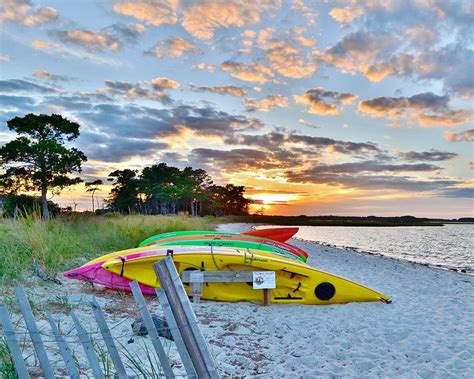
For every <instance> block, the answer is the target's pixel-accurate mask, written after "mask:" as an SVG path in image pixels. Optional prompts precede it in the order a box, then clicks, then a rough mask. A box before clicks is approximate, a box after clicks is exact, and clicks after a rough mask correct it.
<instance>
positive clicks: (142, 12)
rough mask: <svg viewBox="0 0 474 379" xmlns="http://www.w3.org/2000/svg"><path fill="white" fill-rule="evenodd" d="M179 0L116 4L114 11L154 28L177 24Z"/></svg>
mask: <svg viewBox="0 0 474 379" xmlns="http://www.w3.org/2000/svg"><path fill="white" fill-rule="evenodd" d="M178 4H179V1H178V0H155V1H153V2H146V1H125V2H121V3H116V4H114V11H115V12H117V13H119V14H123V15H125V16H129V17H134V18H136V19H137V20H140V21H143V22H145V23H147V24H150V25H153V26H159V25H161V24H176V22H177V9H178Z"/></svg>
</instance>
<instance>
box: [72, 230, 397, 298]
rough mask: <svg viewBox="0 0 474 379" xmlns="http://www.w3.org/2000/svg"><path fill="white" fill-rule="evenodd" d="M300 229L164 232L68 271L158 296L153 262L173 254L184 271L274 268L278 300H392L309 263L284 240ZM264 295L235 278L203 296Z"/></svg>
mask: <svg viewBox="0 0 474 379" xmlns="http://www.w3.org/2000/svg"><path fill="white" fill-rule="evenodd" d="M278 229H285V228H278ZM292 229H295V228H292ZM270 230H271V229H265V232H262V233H265V234H263V235H266V236H267V237H270V236H271V233H272V232H271V231H270ZM296 231H297V229H296ZM296 231H294V232H293V234H291V233H292V231H284V230H276V231H274V232H273V233H275V235H278V236H279V238H280V241H275V240H270V239H269V238H265V237H262V236H261V235H260V234H258V231H257V234H253V235H251V234H236V233H219V232H207V231H195V232H173V233H165V234H161V235H157V236H153V237H150V238H148V239H147V240H145V241H143V242H142V243H140V244H139V247H137V248H134V249H129V250H123V251H119V252H114V253H111V254H107V255H104V256H102V257H99V258H97V259H94V260H92V261H90V262H88V263H87V264H85V265H83V266H81V267H79V268H76V269H74V270H71V271H68V272H66V273H64V275H65V276H66V277H69V278H73V279H79V280H84V281H89V282H92V283H95V284H100V285H103V286H106V287H109V288H113V289H120V290H125V291H130V282H131V281H133V280H137V281H138V282H139V284H140V286H141V289H142V292H143V293H145V294H150V295H153V294H154V293H155V288H159V287H160V283H159V281H158V280H157V277H156V275H155V272H154V270H153V265H154V264H155V263H156V262H158V261H159V260H161V259H164V258H165V257H166V256H167V255H169V254H170V253H172V257H173V261H174V263H175V265H176V269H177V271H178V273H179V274H180V275H181V274H182V273H183V272H184V271H188V270H202V271H206V270H207V271H214V270H249V271H264V270H268V271H275V276H276V288H275V289H272V290H270V297H271V301H272V302H274V303H300V304H333V303H347V302H361V301H389V297H388V296H386V295H384V294H382V293H379V292H377V291H374V290H372V289H369V288H367V287H364V286H362V285H360V284H357V283H354V282H352V281H350V280H347V279H344V278H341V277H338V276H336V275H332V274H329V273H326V272H323V271H320V270H317V269H315V268H313V267H310V266H309V265H307V264H306V263H305V262H306V258H307V256H308V255H307V253H306V252H304V251H303V250H301V249H299V248H297V247H296V246H292V245H290V244H287V243H285V242H284V241H286V240H287V238H286V237H285V236H288V235H290V234H291V235H290V236H289V237H288V238H290V237H291V236H292V235H294V234H295V233H296ZM285 233H286V234H285ZM282 239H284V241H281V240H282ZM185 287H186V288H187V285H185ZM261 297H262V295H261V291H259V290H254V289H253V287H252V283H234V282H232V283H206V284H205V285H204V286H203V293H202V296H201V298H202V299H209V300H220V301H260V300H261Z"/></svg>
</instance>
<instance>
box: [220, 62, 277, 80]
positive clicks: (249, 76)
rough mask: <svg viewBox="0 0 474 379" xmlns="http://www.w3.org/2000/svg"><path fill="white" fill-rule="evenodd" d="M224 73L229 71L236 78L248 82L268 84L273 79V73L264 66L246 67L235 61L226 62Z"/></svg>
mask: <svg viewBox="0 0 474 379" xmlns="http://www.w3.org/2000/svg"><path fill="white" fill-rule="evenodd" d="M221 69H222V71H229V72H230V73H231V75H232V76H233V77H234V78H237V79H240V80H245V81H247V82H257V83H266V82H268V81H269V80H270V79H269V78H272V77H273V72H272V71H271V70H270V69H269V68H267V67H265V66H262V65H259V64H257V63H253V64H250V65H245V64H242V63H237V62H234V61H226V62H224V63H222V64H221Z"/></svg>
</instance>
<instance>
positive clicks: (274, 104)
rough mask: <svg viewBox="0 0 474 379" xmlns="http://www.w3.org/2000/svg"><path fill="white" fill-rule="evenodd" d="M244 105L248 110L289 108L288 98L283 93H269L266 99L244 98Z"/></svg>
mask: <svg viewBox="0 0 474 379" xmlns="http://www.w3.org/2000/svg"><path fill="white" fill-rule="evenodd" d="M244 105H245V107H246V108H247V110H248V111H250V112H254V111H260V112H268V111H269V110H270V109H272V108H287V107H288V98H287V97H286V96H283V95H278V94H277V95H268V96H266V97H265V98H264V99H262V100H260V101H257V100H256V99H253V98H249V99H245V100H244Z"/></svg>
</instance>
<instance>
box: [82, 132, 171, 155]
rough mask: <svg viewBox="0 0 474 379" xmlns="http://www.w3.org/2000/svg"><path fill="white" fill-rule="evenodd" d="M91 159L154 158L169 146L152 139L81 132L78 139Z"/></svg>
mask: <svg viewBox="0 0 474 379" xmlns="http://www.w3.org/2000/svg"><path fill="white" fill-rule="evenodd" d="M77 142H78V143H79V144H80V145H81V146H83V148H82V149H83V151H84V153H85V154H86V155H87V157H88V158H89V159H93V160H98V161H103V162H123V161H126V160H129V159H130V158H132V157H140V158H141V159H143V158H152V157H154V156H157V155H158V154H159V152H160V151H161V150H163V149H166V148H167V147H168V146H167V144H165V143H161V142H158V141H154V140H150V139H138V138H133V137H126V138H124V137H120V136H117V135H110V134H105V133H97V132H91V131H85V132H81V135H80V136H79V139H78V141H77Z"/></svg>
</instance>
